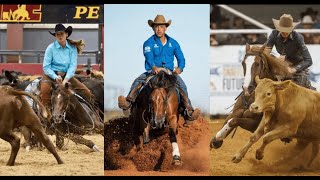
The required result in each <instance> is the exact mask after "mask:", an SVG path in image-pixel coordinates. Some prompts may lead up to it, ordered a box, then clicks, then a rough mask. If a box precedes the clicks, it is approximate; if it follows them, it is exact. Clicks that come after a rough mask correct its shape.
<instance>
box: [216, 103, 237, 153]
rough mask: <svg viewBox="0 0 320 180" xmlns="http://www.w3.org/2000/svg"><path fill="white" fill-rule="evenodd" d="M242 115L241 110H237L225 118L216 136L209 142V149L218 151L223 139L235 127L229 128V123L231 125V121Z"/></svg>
mask: <svg viewBox="0 0 320 180" xmlns="http://www.w3.org/2000/svg"><path fill="white" fill-rule="evenodd" d="M242 114H243V109H240V108H239V109H238V110H236V111H233V113H232V114H230V115H229V116H228V117H227V118H226V120H225V122H224V124H223V125H222V128H221V129H220V131H218V132H217V134H216V135H215V136H214V137H213V138H212V140H211V142H210V147H211V148H214V149H218V148H220V147H221V146H222V143H223V139H225V138H226V137H227V136H228V135H229V134H230V133H231V132H232V130H233V129H234V128H235V127H236V126H231V125H230V123H231V124H232V121H233V119H234V118H236V117H241V116H242Z"/></svg>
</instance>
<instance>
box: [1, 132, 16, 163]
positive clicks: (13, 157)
mask: <svg viewBox="0 0 320 180" xmlns="http://www.w3.org/2000/svg"><path fill="white" fill-rule="evenodd" d="M1 138H2V139H3V140H5V141H7V142H9V143H10V145H11V154H10V158H9V161H8V163H7V166H13V165H14V162H15V160H16V157H17V154H18V151H19V149H20V139H19V137H17V136H16V135H15V134H14V133H13V132H12V131H9V133H6V134H4V135H2V136H1Z"/></svg>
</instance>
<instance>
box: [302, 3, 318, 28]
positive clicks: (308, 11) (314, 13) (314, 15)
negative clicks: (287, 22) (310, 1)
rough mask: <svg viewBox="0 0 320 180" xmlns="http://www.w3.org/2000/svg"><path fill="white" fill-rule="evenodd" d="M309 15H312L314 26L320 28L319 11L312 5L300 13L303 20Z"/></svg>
mask: <svg viewBox="0 0 320 180" xmlns="http://www.w3.org/2000/svg"><path fill="white" fill-rule="evenodd" d="M308 15H309V16H311V18H312V21H313V22H314V25H313V27H314V28H316V29H319V28H320V18H319V16H318V11H315V10H313V9H312V7H309V8H307V9H306V11H304V12H302V13H301V14H300V16H301V21H302V20H303V18H304V17H305V16H308Z"/></svg>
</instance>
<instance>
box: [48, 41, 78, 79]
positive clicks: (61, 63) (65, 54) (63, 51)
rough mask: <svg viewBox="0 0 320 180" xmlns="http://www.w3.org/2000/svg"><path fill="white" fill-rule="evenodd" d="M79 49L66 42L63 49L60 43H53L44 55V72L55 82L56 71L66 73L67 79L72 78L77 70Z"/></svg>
mask: <svg viewBox="0 0 320 180" xmlns="http://www.w3.org/2000/svg"><path fill="white" fill-rule="evenodd" d="M77 58H78V55H77V48H76V47H75V46H73V45H70V44H69V43H68V41H67V42H66V47H65V48H63V47H62V46H61V45H60V44H59V43H58V41H54V42H53V43H51V44H50V45H49V46H48V47H47V49H46V51H45V54H44V60H43V71H44V73H45V74H46V75H47V76H49V77H50V78H51V79H53V80H55V79H56V78H57V75H56V74H55V71H59V72H66V73H67V74H66V77H65V78H68V79H70V78H72V77H73V76H74V73H75V71H76V68H77Z"/></svg>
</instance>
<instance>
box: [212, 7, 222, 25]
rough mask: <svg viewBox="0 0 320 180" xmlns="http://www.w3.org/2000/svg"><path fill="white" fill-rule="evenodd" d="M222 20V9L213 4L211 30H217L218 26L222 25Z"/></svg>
mask: <svg viewBox="0 0 320 180" xmlns="http://www.w3.org/2000/svg"><path fill="white" fill-rule="evenodd" d="M221 20H222V16H221V10H220V7H219V6H217V5H213V4H211V13H210V29H216V27H217V24H220V23H221Z"/></svg>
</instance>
